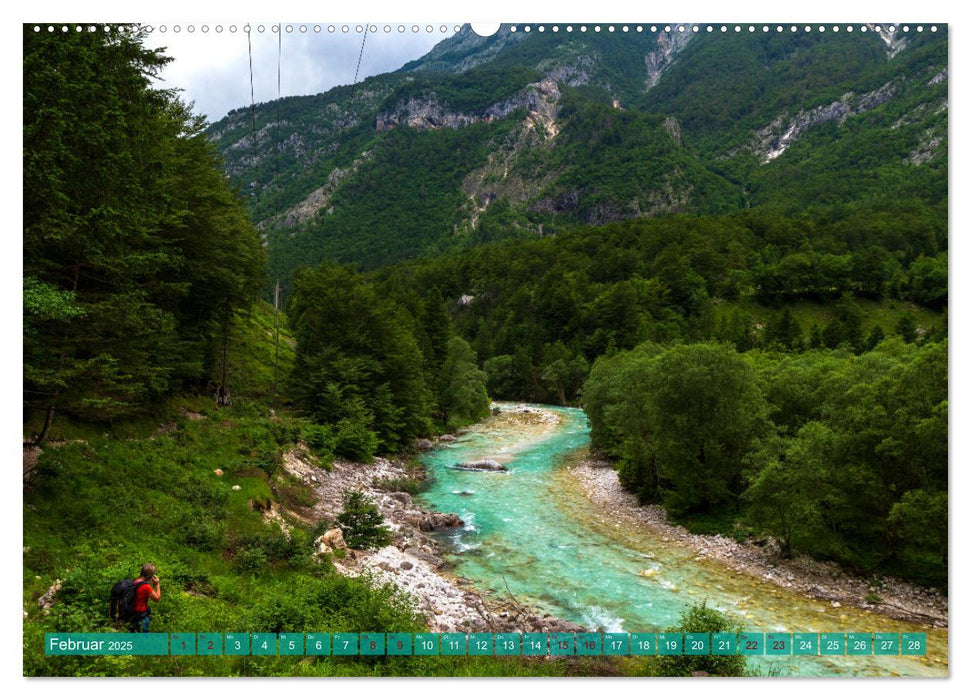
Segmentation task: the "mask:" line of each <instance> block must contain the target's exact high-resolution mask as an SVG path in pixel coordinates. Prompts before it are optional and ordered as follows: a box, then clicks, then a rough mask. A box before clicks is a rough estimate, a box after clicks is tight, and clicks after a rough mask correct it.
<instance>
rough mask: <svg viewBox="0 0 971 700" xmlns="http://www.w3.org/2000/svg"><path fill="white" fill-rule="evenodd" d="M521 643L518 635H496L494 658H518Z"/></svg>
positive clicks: (520, 637)
mask: <svg viewBox="0 0 971 700" xmlns="http://www.w3.org/2000/svg"><path fill="white" fill-rule="evenodd" d="M521 641H522V636H521V635H519V634H508V633H507V634H497V635H496V656H519V653H520V648H519V647H520V644H521Z"/></svg>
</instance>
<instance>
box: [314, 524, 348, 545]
mask: <svg viewBox="0 0 971 700" xmlns="http://www.w3.org/2000/svg"><path fill="white" fill-rule="evenodd" d="M317 541H318V542H320V543H321V544H325V545H327V546H328V547H330V548H331V549H347V543H346V542H344V533H343V532H341V529H340V528H339V527H335V528H333V529H331V530H328V531H327V532H325V533H324V534H323V535H321V536H320V537H318V538H317Z"/></svg>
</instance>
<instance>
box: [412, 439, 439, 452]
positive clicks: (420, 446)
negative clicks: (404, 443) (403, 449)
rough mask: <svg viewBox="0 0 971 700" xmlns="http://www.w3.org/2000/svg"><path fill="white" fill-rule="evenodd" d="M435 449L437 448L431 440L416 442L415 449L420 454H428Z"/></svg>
mask: <svg viewBox="0 0 971 700" xmlns="http://www.w3.org/2000/svg"><path fill="white" fill-rule="evenodd" d="M433 447H435V443H433V442H432V441H431V440H426V439H425V438H419V439H418V440H415V449H416V450H418V451H419V452H428V451H429V450H430V449H432V448H433Z"/></svg>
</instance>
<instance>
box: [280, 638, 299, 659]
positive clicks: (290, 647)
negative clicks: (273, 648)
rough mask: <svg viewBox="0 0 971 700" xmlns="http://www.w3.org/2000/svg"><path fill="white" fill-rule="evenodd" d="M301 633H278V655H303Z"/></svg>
mask: <svg viewBox="0 0 971 700" xmlns="http://www.w3.org/2000/svg"><path fill="white" fill-rule="evenodd" d="M303 655H304V653H303V634H300V633H299V632H281V633H280V656H303Z"/></svg>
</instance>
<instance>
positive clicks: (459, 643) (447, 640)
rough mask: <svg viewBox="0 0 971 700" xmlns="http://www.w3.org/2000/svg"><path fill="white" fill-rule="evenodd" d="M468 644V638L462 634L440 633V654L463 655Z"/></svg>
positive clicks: (466, 650)
mask: <svg viewBox="0 0 971 700" xmlns="http://www.w3.org/2000/svg"><path fill="white" fill-rule="evenodd" d="M468 646H469V645H468V640H467V639H466V638H465V635H464V634H457V633H449V634H443V635H442V656H465V655H466V654H467V653H468Z"/></svg>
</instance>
